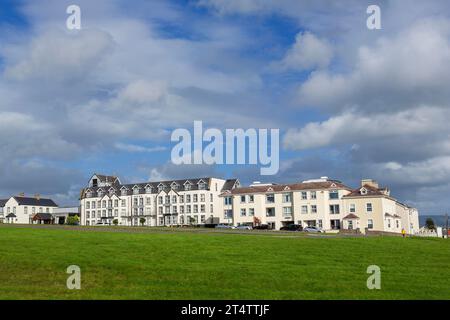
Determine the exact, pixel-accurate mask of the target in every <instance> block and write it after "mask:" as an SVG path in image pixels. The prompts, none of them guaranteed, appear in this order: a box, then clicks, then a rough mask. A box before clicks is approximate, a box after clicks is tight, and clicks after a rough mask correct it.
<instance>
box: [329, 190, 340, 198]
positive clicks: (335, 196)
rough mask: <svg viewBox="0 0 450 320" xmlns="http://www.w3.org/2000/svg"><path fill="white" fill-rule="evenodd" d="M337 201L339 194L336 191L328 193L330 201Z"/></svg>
mask: <svg viewBox="0 0 450 320" xmlns="http://www.w3.org/2000/svg"><path fill="white" fill-rule="evenodd" d="M333 199H339V192H338V191H337V190H331V191H330V200H333Z"/></svg>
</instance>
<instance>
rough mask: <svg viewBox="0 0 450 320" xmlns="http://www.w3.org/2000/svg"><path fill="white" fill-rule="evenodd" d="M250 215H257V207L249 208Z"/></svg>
mask: <svg viewBox="0 0 450 320" xmlns="http://www.w3.org/2000/svg"><path fill="white" fill-rule="evenodd" d="M248 215H249V217H253V216H254V215H255V208H250V209H248Z"/></svg>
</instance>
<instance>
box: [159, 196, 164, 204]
mask: <svg viewBox="0 0 450 320" xmlns="http://www.w3.org/2000/svg"><path fill="white" fill-rule="evenodd" d="M158 203H159V204H163V197H162V196H159V197H158Z"/></svg>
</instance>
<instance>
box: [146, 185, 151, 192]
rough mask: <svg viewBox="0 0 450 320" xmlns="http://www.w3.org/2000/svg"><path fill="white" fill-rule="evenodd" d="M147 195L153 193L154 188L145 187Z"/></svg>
mask: <svg viewBox="0 0 450 320" xmlns="http://www.w3.org/2000/svg"><path fill="white" fill-rule="evenodd" d="M145 193H152V186H149V185H147V186H145Z"/></svg>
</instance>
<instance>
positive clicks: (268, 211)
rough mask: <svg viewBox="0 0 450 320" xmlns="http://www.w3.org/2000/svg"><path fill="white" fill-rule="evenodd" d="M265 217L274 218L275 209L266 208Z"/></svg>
mask: <svg viewBox="0 0 450 320" xmlns="http://www.w3.org/2000/svg"><path fill="white" fill-rule="evenodd" d="M266 217H275V208H266Z"/></svg>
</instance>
